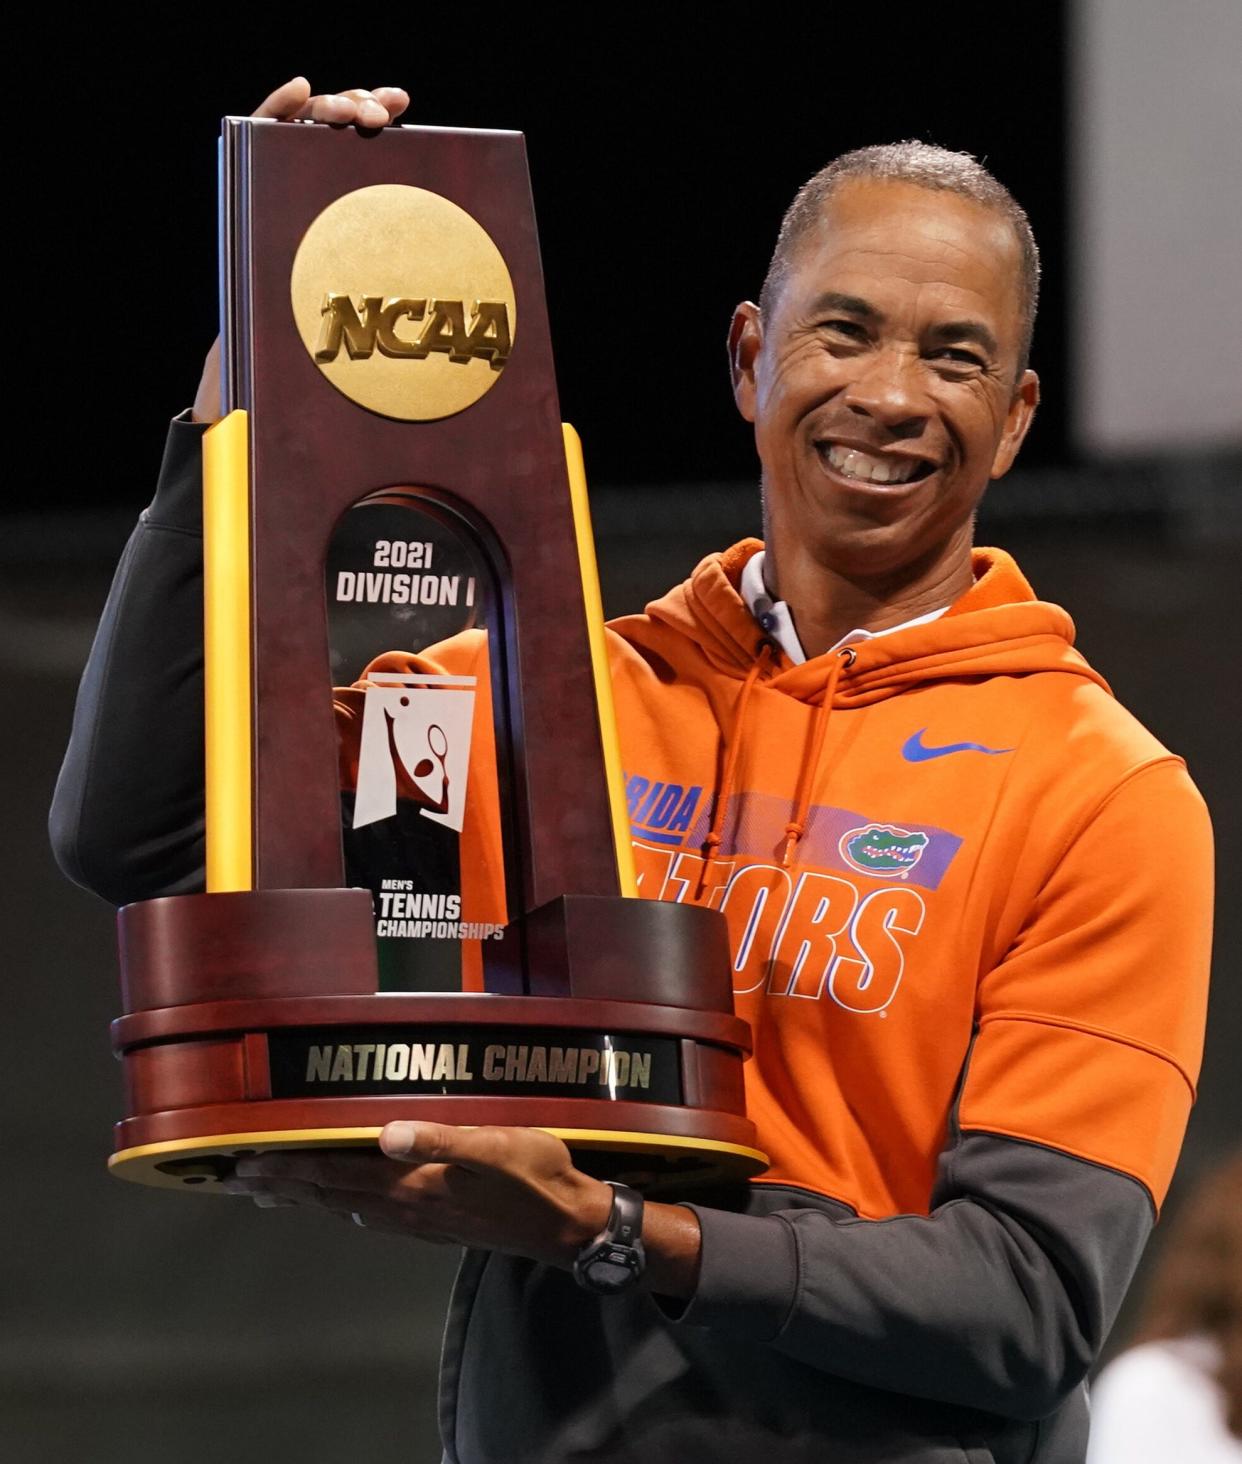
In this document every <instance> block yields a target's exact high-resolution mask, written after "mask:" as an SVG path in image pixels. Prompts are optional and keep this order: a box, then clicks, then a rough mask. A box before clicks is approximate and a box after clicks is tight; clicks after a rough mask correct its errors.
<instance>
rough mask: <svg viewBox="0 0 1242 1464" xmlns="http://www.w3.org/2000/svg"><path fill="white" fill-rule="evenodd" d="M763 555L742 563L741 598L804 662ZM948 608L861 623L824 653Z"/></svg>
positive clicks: (905, 626)
mask: <svg viewBox="0 0 1242 1464" xmlns="http://www.w3.org/2000/svg"><path fill="white" fill-rule="evenodd" d="M763 557H764V551H763V550H762V549H760V551H759V552H758V554H752V555H751V556H750V558H749V559H748V560H747V561H746V563H745V565H744V566H743V568H742V585H741V589H742V599H743V600H745V602H746V608H747V609H748V610H749V611H750V613H751V614H752V615H753V616H754V617H755V619H756V620H757V621H758V622H759V624H760V625H761V626H762V627H763V629H764V630H766V631H767V633H768V634H769V635H770V636H771V637H772V639H773V640H774V641H775V642H776V644H777V645H778V646H780V648H781V650H782V651H784V652H785V654H786V655H787V656H788V657H789V659H790V660H791V661H792V662H793V663H794V665H795V666H801V665H802V663H803V662H804V661H805V660H806V652H805V651H804V650H803V649H802V642H801V641H800V640H799V639H798V632H797V631H796V630H795V629H794V623H793V616H792V615H791V614H790V613H789V606H788V605H787V604H786V603H785V601H784V600H774V599H773V598H772V596H771V595H770V594H769V593H768V587H767V585H766V584H764V582H763ZM948 608H949V607H948V606H947V605H944V606H942V607H941V608H940V609H939V610H931V611H929V612H928V613H927V614H926V615H916V616H915V617H914V619H913V620H903V621H902V622H901V624H900V625H890V626H889V627H888V629H887V630H863V629H862V628H861V627H859V628H858V629H856V630H851V631H849V632H848V634H846V635H843V636H842V637H841V639H840V640H839V641H838V642H837V643H836V645H835V646H831V647H829V649H828V651H827V652H826V653H825V654H827V655H831V654H832V652H833V651H840V650H843V649H844V648H845V647H846V646H856V645H859V644H861V643H862V642H863V641H869V640H877V639H878V638H879V637H880V636H882V635H893V634H894V633H895V632H896V631H899V630H908V629H909V628H910V627H911V626H912V625H927V624H928V623H929V622H930V621H933V620H939V619H940V617H941V616H942V615H943V614H944V612H945V611H946V610H947V609H948Z"/></svg>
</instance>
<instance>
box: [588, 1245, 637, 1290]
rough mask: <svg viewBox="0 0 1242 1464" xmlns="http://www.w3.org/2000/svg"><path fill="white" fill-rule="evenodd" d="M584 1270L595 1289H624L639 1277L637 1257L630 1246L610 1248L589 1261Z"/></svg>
mask: <svg viewBox="0 0 1242 1464" xmlns="http://www.w3.org/2000/svg"><path fill="white" fill-rule="evenodd" d="M583 1271H584V1272H585V1274H586V1279H587V1281H588V1282H589V1283H590V1285H591V1288H592V1290H594V1291H604V1292H613V1291H624V1290H625V1288H626V1287H627V1286H629V1285H631V1284H632V1283H633V1282H634V1281H636V1280H637V1279H638V1264H637V1257H636V1256H635V1255H634V1252H633V1251H632V1250H629V1249H628V1248H626V1249H624V1250H622V1249H620V1248H618V1249H616V1250H610V1251H608V1252H607V1253H606V1254H605V1255H602V1256H598V1257H596V1258H595V1259H594V1260H592V1261H589V1262H588V1263H587V1264H586V1265H585V1266H584V1267H583Z"/></svg>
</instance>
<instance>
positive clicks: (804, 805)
mask: <svg viewBox="0 0 1242 1464" xmlns="http://www.w3.org/2000/svg"><path fill="white" fill-rule="evenodd" d="M857 659H858V653H857V652H856V651H854V650H853V649H852V648H851V647H849V646H846V648H845V649H844V650H843V651H840V652H838V654H837V655H836V656H834V657H833V661H832V669H831V670H830V671H829V673H828V680H827V681H826V682H825V683H824V695H823V700H822V701H821V702H820V704H819V706H818V707H817V708H816V709H815V731H814V733H813V734H812V737H811V750H810V753H809V754H808V756H807V757H805V758H804V759H803V762H802V771H801V773H800V774H799V777H798V792H797V794H796V796H795V799H794V816H793V818H791V819H790V820H789V822H788V823H787V824H786V825H785V852H784V854H782V855H781V868H782V869H788V868H789V865H790V863H791V862H792V860H793V856H794V850H795V849H796V848H797V847H798V840H799V839H801V837H802V835H803V834H804V833H805V832H806V816H807V814H808V813H809V812H810V809H811V794H812V792H813V791H814V788H815V773H816V770H817V769H818V767H819V757H820V753H822V752H823V750H824V738H825V737H826V736H827V735H828V718H829V717H831V716H832V699H833V697H834V696H835V695H836V691H837V682H838V681H839V680H840V679H841V672H842V671H843V670H844V669H845V667H846V666H852V665H853V664H854V662H855V661H856V660H857Z"/></svg>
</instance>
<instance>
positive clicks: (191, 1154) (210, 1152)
mask: <svg viewBox="0 0 1242 1464" xmlns="http://www.w3.org/2000/svg"><path fill="white" fill-rule="evenodd" d="M537 1126H538V1127H540V1128H543V1130H544V1132H545V1133H549V1134H551V1135H553V1137H554V1138H558V1139H561V1140H562V1141H563V1142H564V1143H566V1144H568V1145H570V1146H571V1147H573V1146H574V1145H575V1144H576V1145H578V1146H579V1147H580V1148H583V1149H615V1150H623V1151H624V1150H635V1151H637V1152H638V1153H640V1154H641V1153H648V1154H664V1155H676V1154H679V1153H686V1154H687V1156H688V1157H693V1155H695V1154H700V1155H703V1156H705V1157H706V1156H708V1155H719V1156H720V1158H721V1160H722V1161H726V1163H725V1167H726V1168H728V1169H730V1171H731V1172H732V1173H733V1174H734V1176H735V1177H738V1178H749V1177H751V1176H753V1175H756V1174H760V1173H762V1172H763V1170H765V1169H766V1168H767V1167H768V1162H769V1161H768V1156H767V1155H766V1154H764V1153H763V1152H762V1151H761V1150H759V1149H751V1148H748V1147H747V1146H746V1145H744V1144H730V1143H727V1142H726V1141H725V1140H723V1139H699V1138H686V1137H685V1136H684V1135H681V1134H652V1133H642V1132H629V1131H627V1130H624V1129H576V1128H548V1127H545V1126H544V1125H542V1124H540V1125H537ZM381 1131H382V1130H381V1127H380V1125H378V1124H377V1125H373V1126H368V1127H365V1128H322V1129H315V1128H305V1129H264V1130H260V1131H258V1132H256V1133H240V1134H201V1135H199V1136H197V1137H195V1138H192V1139H169V1140H167V1141H165V1142H164V1143H162V1144H138V1145H136V1146H135V1147H134V1148H132V1149H120V1150H118V1151H117V1152H116V1153H115V1154H113V1155H112V1156H111V1158H110V1159H109V1160H108V1168H109V1169H110V1170H111V1171H112V1172H113V1173H114V1174H115V1175H117V1176H118V1178H121V1179H129V1180H133V1181H135V1182H137V1183H138V1184H154V1185H158V1186H161V1187H164V1188H174V1187H175V1188H181V1187H182V1186H183V1185H185V1184H187V1183H189V1184H192V1185H203V1186H204V1188H205V1190H206V1191H207V1192H210V1190H211V1189H212V1188H213V1187H217V1186H214V1185H213V1181H216V1180H218V1179H219V1178H220V1177H221V1174H220V1172H219V1171H216V1172H215V1173H213V1172H211V1166H210V1164H209V1163H207V1162H204V1164H203V1166H202V1169H201V1170H199V1169H196V1168H195V1167H194V1160H195V1158H197V1157H199V1156H202V1157H203V1158H204V1160H205V1161H207V1160H209V1159H216V1160H225V1159H231V1158H236V1157H238V1156H239V1155H240V1154H241V1153H242V1152H243V1151H250V1152H254V1151H256V1150H261V1149H326V1148H340V1147H351V1148H352V1147H356V1146H362V1145H366V1144H374V1143H375V1141H376V1140H377V1139H378V1138H379V1136H380V1133H381ZM178 1156H180V1158H181V1160H183V1161H184V1163H177V1161H178ZM730 1160H731V1161H733V1163H732V1164H729V1163H728V1162H727V1161H730ZM169 1161H172V1162H173V1163H174V1164H177V1168H176V1169H175V1170H173V1169H170V1168H163V1167H161V1163H162V1164H163V1165H168V1164H169Z"/></svg>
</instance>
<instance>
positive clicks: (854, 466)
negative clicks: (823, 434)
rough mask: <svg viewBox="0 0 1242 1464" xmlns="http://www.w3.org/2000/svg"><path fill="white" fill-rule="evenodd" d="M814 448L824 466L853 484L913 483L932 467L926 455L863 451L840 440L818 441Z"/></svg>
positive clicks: (933, 466)
mask: <svg viewBox="0 0 1242 1464" xmlns="http://www.w3.org/2000/svg"><path fill="white" fill-rule="evenodd" d="M815 451H816V452H817V453H818V454H819V458H820V461H821V462H822V463H823V464H824V466H825V467H827V468H831V469H832V471H833V472H834V473H835V474H837V476H838V477H841V478H850V479H852V480H853V481H854V482H856V483H885V484H887V483H913V482H915V481H916V480H917V479H919V478H926V477H927V475H928V474H929V473H930V472H932V471H933V470H934V468H935V464H934V463H932V462H929V461H928V459H927V458H918V457H909V456H906V455H905V454H903V455H902V456H900V457H897V456H895V455H893V454H890V453H876V452H866V451H864V450H863V449H862V448H858V447H846V446H844V445H843V444H842V443H839V442H817V443H816V444H815Z"/></svg>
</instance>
